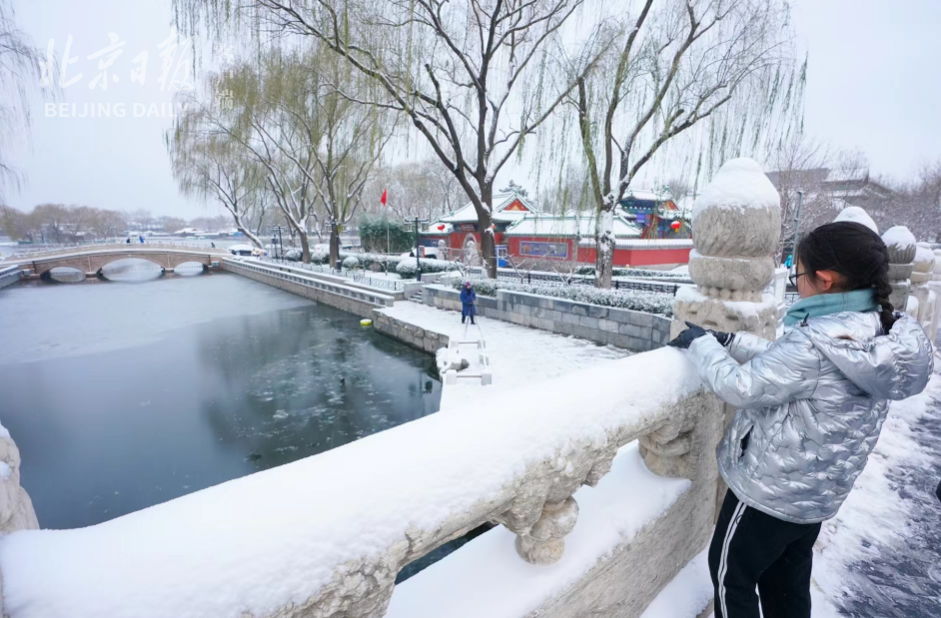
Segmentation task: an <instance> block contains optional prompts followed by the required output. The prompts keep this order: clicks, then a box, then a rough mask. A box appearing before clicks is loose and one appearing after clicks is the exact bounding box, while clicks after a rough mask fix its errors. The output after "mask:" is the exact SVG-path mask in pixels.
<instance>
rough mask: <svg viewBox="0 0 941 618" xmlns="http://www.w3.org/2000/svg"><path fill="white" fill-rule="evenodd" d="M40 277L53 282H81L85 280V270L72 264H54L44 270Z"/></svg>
mask: <svg viewBox="0 0 941 618" xmlns="http://www.w3.org/2000/svg"><path fill="white" fill-rule="evenodd" d="M41 278H42V280H43V281H51V282H54V283H81V282H82V281H84V280H85V271H84V270H82V269H81V268H75V267H73V266H56V267H55V268H50V269H49V270H47V271H45V272H44V273H43V274H42V275H41Z"/></svg>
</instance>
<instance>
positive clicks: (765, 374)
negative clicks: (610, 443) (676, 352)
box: [689, 312, 933, 523]
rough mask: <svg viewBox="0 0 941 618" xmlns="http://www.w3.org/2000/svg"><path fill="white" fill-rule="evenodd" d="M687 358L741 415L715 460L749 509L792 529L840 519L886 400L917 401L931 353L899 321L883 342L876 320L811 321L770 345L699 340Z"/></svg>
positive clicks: (913, 326) (840, 316) (859, 316)
mask: <svg viewBox="0 0 941 618" xmlns="http://www.w3.org/2000/svg"><path fill="white" fill-rule="evenodd" d="M689 351H690V354H689V357H690V359H691V360H692V361H693V362H694V363H695V364H696V366H697V367H698V369H699V375H700V377H701V378H702V380H703V381H704V382H705V383H706V384H707V385H708V386H709V388H711V389H712V390H713V392H715V393H716V395H718V396H719V398H721V399H722V400H723V401H725V402H726V403H728V404H730V405H733V406H735V407H736V408H738V411H737V412H736V414H735V418H734V419H733V420H732V422H731V424H730V425H729V427H728V428H727V429H726V432H725V437H724V438H723V440H722V442H721V443H720V444H719V448H718V450H717V456H718V459H719V472H720V473H721V474H722V477H723V478H724V479H725V482H726V483H728V485H729V487H730V488H731V490H732V491H733V492H734V493H735V495H736V497H738V499H739V500H740V501H742V502H744V503H745V504H747V505H748V506H751V507H753V508H756V509H758V510H760V511H763V512H765V513H767V514H769V515H772V516H774V517H777V518H779V519H783V520H785V521H790V522H794V523H816V522H819V521H823V520H825V519H829V518H830V517H833V516H834V515H836V512H837V511H838V510H839V508H840V505H842V504H843V500H845V499H846V496H847V494H849V492H850V489H852V488H853V482H854V481H855V480H856V477H857V476H859V473H860V472H862V470H863V467H865V465H866V460H867V458H868V457H869V453H870V451H872V449H873V447H874V446H875V445H876V440H877V439H878V438H879V431H880V430H881V429H882V423H883V421H884V420H885V416H886V410H887V407H888V402H887V400H888V399H893V400H896V399H905V398H906V397H911V396H912V395H916V394H918V393H920V392H921V391H922V390H923V389H924V388H925V386H926V385H927V383H928V379H929V377H930V376H931V372H932V366H933V365H932V364H933V353H932V350H931V343H930V342H929V340H928V337H927V335H926V334H925V331H924V330H922V328H921V326H920V325H919V324H918V323H917V322H916V321H915V320H914V319H912V318H910V317H908V316H900V317H899V319H898V321H897V322H896V323H895V325H894V326H893V327H892V328H891V329H890V331H889V333H888V334H884V332H883V329H882V325H881V322H880V321H879V314H878V313H874V312H873V313H853V312H844V313H836V314H832V315H827V316H821V317H817V318H810V319H808V320H805V321H804V322H803V323H801V324H800V325H798V326H794V327H793V328H790V329H788V330H787V331H786V332H785V334H784V336H783V337H781V339H779V340H777V341H776V342H774V343H772V342H769V341H767V340H764V339H761V338H759V337H756V336H755V335H751V334H748V333H738V334H736V336H735V339H734V340H733V341H732V344H731V345H730V346H729V349H726V348H725V347H723V346H722V345H721V344H720V343H719V342H718V341H716V339H715V338H714V337H711V336H706V337H699V338H698V339H696V340H695V341H693V343H692V345H690V347H689Z"/></svg>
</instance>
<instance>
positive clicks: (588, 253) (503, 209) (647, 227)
mask: <svg viewBox="0 0 941 618" xmlns="http://www.w3.org/2000/svg"><path fill="white" fill-rule="evenodd" d="M632 197H633V198H634V200H635V201H634V202H631V203H630V205H629V206H628V209H624V208H622V209H620V212H617V213H616V214H615V216H614V221H613V231H614V237H615V243H616V247H615V253H614V264H615V266H651V265H670V264H686V263H687V262H688V261H689V252H690V250H691V249H692V247H693V245H692V241H690V240H689V226H688V223H687V222H686V219H685V218H683V216H682V213H681V211H679V210H678V209H677V207H676V205H675V204H674V203H673V202H672V201H670V202H669V204H664V203H663V202H662V201H657V202H656V203H654V204H652V205H651V206H650V210H649V212H650V214H649V215H648V214H647V211H646V210H645V208H646V205H644V204H642V203H640V202H639V201H637V196H636V195H633V196H632ZM494 203H495V204H496V205H495V207H494V214H493V225H494V238H495V241H496V245H497V255H498V257H499V261H500V264H501V265H502V266H509V265H510V263H511V262H512V263H513V264H515V265H525V266H526V267H537V268H538V267H548V266H549V265H551V264H553V263H559V262H570V263H576V262H577V263H582V264H594V263H595V259H596V255H597V250H596V243H595V227H596V226H595V223H596V221H595V216H594V213H590V214H585V213H581V214H570V215H549V214H545V213H542V212H540V211H539V210H538V209H537V208H536V206H535V204H533V203H532V202H530V201H529V199H528V198H527V197H526V196H524V195H521V194H520V193H519V192H516V191H511V192H509V193H505V194H502V195H500V196H497V197H495V199H494ZM629 209H633V210H632V211H631V210H629ZM638 217H640V219H641V221H640V222H637V219H638ZM674 220H680V221H682V222H683V226H684V230H681V231H680V233H677V232H674V231H673V230H672V228H671V227H670V223H672V221H674ZM661 226H662V227H661ZM660 229H665V230H666V231H667V232H666V233H664V234H663V236H664V237H665V238H663V237H661V236H660V232H659V230H660ZM645 232H646V233H648V234H650V235H651V236H649V237H648V238H647V239H645V238H644V237H643V236H644V234H645ZM479 246H480V230H479V229H478V223H477V212H476V210H475V209H474V207H473V204H468V205H467V206H464V207H463V208H461V209H459V210H457V211H455V212H453V213H451V214H449V215H446V216H444V217H441V218H440V219H439V220H438V221H435V222H434V223H432V224H430V225H429V226H428V227H427V228H426V229H425V230H424V231H422V233H421V235H420V240H419V251H420V252H421V253H422V254H432V253H433V254H435V255H437V256H438V257H445V256H444V255H443V253H442V252H440V251H439V249H440V248H441V247H443V248H444V249H445V250H446V251H445V252H444V253H447V256H448V257H450V258H452V259H465V260H467V261H473V258H474V256H476V255H477V251H478V247H479ZM540 265H541V266H540Z"/></svg>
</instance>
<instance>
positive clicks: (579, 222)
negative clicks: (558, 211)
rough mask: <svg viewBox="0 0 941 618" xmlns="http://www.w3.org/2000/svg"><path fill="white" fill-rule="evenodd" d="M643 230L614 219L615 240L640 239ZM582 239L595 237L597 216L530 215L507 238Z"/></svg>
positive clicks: (509, 231)
mask: <svg viewBox="0 0 941 618" xmlns="http://www.w3.org/2000/svg"><path fill="white" fill-rule="evenodd" d="M641 233H642V231H641V228H640V227H638V226H637V225H635V224H633V223H631V222H630V221H628V220H626V219H624V218H622V217H620V216H616V217H614V237H615V238H640V236H641ZM576 234H577V235H579V236H581V237H582V238H587V237H592V238H593V237H594V236H595V216H594V214H585V215H565V216H561V215H542V214H530V215H527V216H526V217H524V218H523V219H521V220H520V221H518V222H517V223H514V224H513V225H512V226H511V227H509V228H507V230H506V235H507V236H526V237H528V236H555V237H572V236H575V235H576Z"/></svg>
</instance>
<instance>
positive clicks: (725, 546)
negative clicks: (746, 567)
mask: <svg viewBox="0 0 941 618" xmlns="http://www.w3.org/2000/svg"><path fill="white" fill-rule="evenodd" d="M745 508H746V506H745V503H744V502H739V503H738V506H736V507H735V512H734V513H732V519H730V520H729V528H728V530H726V533H725V540H724V541H723V543H722V556H721V557H720V558H719V573H718V577H717V578H718V583H719V604H720V606H721V608H722V618H729V613H728V611H727V610H726V606H725V573H726V571H728V566H729V565H728V558H729V545H731V544H732V537H733V536H734V535H735V529H736V528H737V527H738V522H739V521H741V519H742V515H744V514H745Z"/></svg>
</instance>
